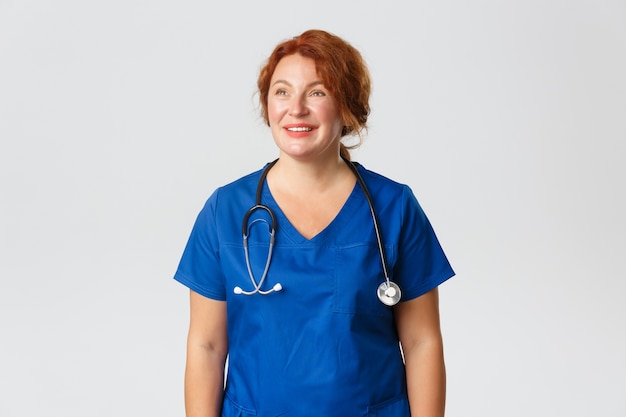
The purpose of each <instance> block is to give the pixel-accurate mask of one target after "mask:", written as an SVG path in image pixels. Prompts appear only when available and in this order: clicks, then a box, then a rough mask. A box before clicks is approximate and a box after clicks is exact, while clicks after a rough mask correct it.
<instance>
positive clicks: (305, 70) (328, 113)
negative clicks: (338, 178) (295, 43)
mask: <svg viewBox="0 0 626 417" xmlns="http://www.w3.org/2000/svg"><path fill="white" fill-rule="evenodd" d="M267 111H268V120H269V125H270V128H271V130H272V135H273V137H274V141H275V142H276V145H277V146H278V148H279V149H280V156H281V157H284V156H288V157H291V158H294V159H298V160H302V161H311V160H315V159H317V158H335V159H336V158H337V157H338V155H339V142H340V140H341V130H342V128H343V120H342V118H341V114H340V112H339V108H338V106H337V103H336V101H335V99H334V98H333V97H331V95H330V93H329V92H328V90H327V89H326V88H325V87H324V85H323V84H322V81H321V79H320V77H319V76H318V74H317V69H316V67H315V61H314V60H313V59H311V58H305V57H303V56H301V55H299V54H294V55H288V56H286V57H284V58H283V59H281V60H280V62H279V63H278V65H277V66H276V69H275V70H274V73H273V74H272V78H271V81H270V89H269V94H268V98H267Z"/></svg>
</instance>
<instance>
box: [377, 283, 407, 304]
mask: <svg viewBox="0 0 626 417" xmlns="http://www.w3.org/2000/svg"><path fill="white" fill-rule="evenodd" d="M376 293H377V295H378V299H379V300H380V302H381V303H383V304H385V305H387V306H395V305H396V304H398V302H399V301H400V298H401V297H402V292H401V291H400V287H398V284H396V283H395V282H393V281H384V282H383V283H381V284H380V285H379V286H378V291H377V292H376Z"/></svg>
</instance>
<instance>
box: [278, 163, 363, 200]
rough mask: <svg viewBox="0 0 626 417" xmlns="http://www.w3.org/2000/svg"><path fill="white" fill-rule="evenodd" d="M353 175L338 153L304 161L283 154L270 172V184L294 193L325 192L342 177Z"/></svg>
mask: <svg viewBox="0 0 626 417" xmlns="http://www.w3.org/2000/svg"><path fill="white" fill-rule="evenodd" d="M351 176H353V174H352V171H351V170H350V168H349V167H348V165H347V164H346V162H345V161H344V160H343V159H342V158H341V157H340V156H339V155H337V157H336V158H325V159H323V160H317V161H313V162H308V161H307V162H303V161H299V160H296V159H293V158H289V157H286V156H284V155H281V157H280V159H279V160H278V162H276V165H275V166H274V167H273V168H272V169H271V170H270V172H269V173H268V179H267V180H268V184H270V185H271V186H273V187H275V188H276V187H280V188H281V189H284V190H289V191H290V192H292V193H316V192H324V191H326V190H328V189H329V188H331V187H332V186H333V185H335V184H337V183H338V182H340V180H341V179H346V178H347V177H351Z"/></svg>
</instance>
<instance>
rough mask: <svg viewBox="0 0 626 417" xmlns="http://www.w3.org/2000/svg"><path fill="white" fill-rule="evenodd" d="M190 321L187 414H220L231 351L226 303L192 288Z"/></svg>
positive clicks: (208, 416)
mask: <svg viewBox="0 0 626 417" xmlns="http://www.w3.org/2000/svg"><path fill="white" fill-rule="evenodd" d="M189 302H190V310H191V313H190V323H189V334H188V337H187V365H186V368H185V410H186V413H187V417H218V416H219V415H220V413H221V410H222V397H223V395H224V365H225V363H226V355H227V354H228V336H227V331H226V302H225V301H216V300H211V299H209V298H206V297H204V296H202V295H200V294H198V293H196V292H194V291H190V300H189Z"/></svg>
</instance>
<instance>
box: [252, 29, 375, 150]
mask: <svg viewBox="0 0 626 417" xmlns="http://www.w3.org/2000/svg"><path fill="white" fill-rule="evenodd" d="M294 54H300V55H302V56H303V57H306V58H311V59H313V60H314V61H315V67H316V68H317V74H318V75H319V77H320V78H321V80H322V82H323V83H324V87H326V88H327V89H328V91H329V92H330V94H331V95H332V97H333V98H334V99H335V100H336V102H337V105H338V106H339V111H340V113H341V117H342V118H343V123H344V127H343V130H342V132H341V135H342V137H343V136H347V135H352V134H354V135H357V136H358V137H359V143H357V144H356V145H353V146H350V147H349V148H356V147H358V146H359V145H360V142H361V140H362V132H363V130H365V129H367V117H368V116H369V113H370V106H369V96H370V91H371V81H370V75H369V70H368V69H367V65H366V64H365V61H364V60H363V57H362V56H361V54H360V53H359V51H358V50H356V48H354V47H353V46H352V45H350V44H349V43H347V42H346V41H344V40H343V39H341V38H340V37H338V36H336V35H333V34H331V33H328V32H325V31H323V30H308V31H306V32H304V33H302V34H301V35H300V36H296V37H294V38H292V39H288V40H286V41H284V42H282V43H280V44H278V45H277V46H276V48H274V51H273V52H272V54H271V55H270V56H269V58H268V59H267V61H266V63H265V65H264V66H263V67H262V68H261V72H260V74H259V78H258V80H257V87H258V89H259V101H260V104H261V115H262V117H263V119H264V120H265V122H266V123H267V125H268V126H269V118H268V113H267V100H268V94H269V89H270V81H271V78H272V75H273V74H274V70H275V69H276V66H277V65H278V62H280V60H281V59H283V58H284V57H286V56H288V55H294ZM341 153H342V155H343V156H345V157H348V158H349V157H350V154H349V152H348V147H346V146H345V145H344V144H341Z"/></svg>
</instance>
